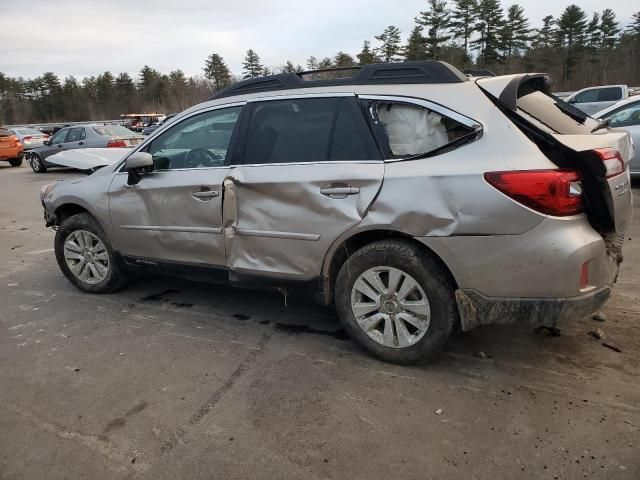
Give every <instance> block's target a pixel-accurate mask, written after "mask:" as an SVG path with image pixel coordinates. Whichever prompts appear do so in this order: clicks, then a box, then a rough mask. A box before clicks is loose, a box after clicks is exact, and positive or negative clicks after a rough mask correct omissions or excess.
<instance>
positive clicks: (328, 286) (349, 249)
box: [322, 228, 458, 305]
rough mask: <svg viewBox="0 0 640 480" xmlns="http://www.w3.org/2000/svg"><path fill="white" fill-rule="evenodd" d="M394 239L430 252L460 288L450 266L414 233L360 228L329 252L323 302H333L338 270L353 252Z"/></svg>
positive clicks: (323, 269) (323, 285)
mask: <svg viewBox="0 0 640 480" xmlns="http://www.w3.org/2000/svg"><path fill="white" fill-rule="evenodd" d="M393 239H398V240H405V241H408V242H410V243H412V244H413V245H415V246H416V247H418V248H419V249H420V250H422V251H424V252H426V253H428V254H429V255H430V256H431V257H433V258H434V259H435V260H436V261H437V262H438V263H439V264H440V266H441V267H442V268H443V269H444V271H445V272H447V273H448V275H449V278H450V280H451V282H452V285H454V288H455V289H457V288H458V287H457V285H458V283H457V281H456V278H455V276H454V275H453V272H452V271H451V269H450V268H449V266H448V265H447V264H446V263H445V262H444V260H443V259H442V258H441V257H440V256H439V255H438V254H437V253H436V252H434V251H433V250H432V249H431V248H429V247H428V246H426V245H425V244H424V243H422V242H420V241H418V240H417V239H416V238H415V237H413V236H412V235H410V234H408V233H405V232H402V231H400V230H393V229H388V228H368V229H366V230H359V231H357V232H354V233H352V234H351V235H349V236H347V237H346V238H345V237H342V238H339V239H338V240H336V241H335V242H334V244H333V245H332V246H331V248H330V249H329V251H328V252H327V255H326V256H325V260H324V262H323V265H322V303H324V304H327V305H329V304H331V303H333V298H334V289H335V282H336V278H337V276H338V272H339V271H340V268H342V265H344V262H345V261H346V260H347V258H349V256H351V254H353V253H354V252H356V251H357V250H358V249H360V248H362V247H364V246H365V245H368V244H370V243H373V242H375V241H378V240H393Z"/></svg>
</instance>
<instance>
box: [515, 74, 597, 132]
mask: <svg viewBox="0 0 640 480" xmlns="http://www.w3.org/2000/svg"><path fill="white" fill-rule="evenodd" d="M516 105H517V107H518V113H519V114H520V115H522V116H523V117H525V118H526V119H527V120H529V121H531V122H532V123H534V124H535V125H536V126H537V127H538V128H540V129H542V130H544V131H546V132H547V133H560V134H563V135H583V134H587V133H591V130H593V129H594V128H595V127H596V125H598V122H597V121H596V120H594V119H593V118H591V117H589V116H588V115H587V114H586V113H584V112H582V111H581V110H578V109H577V108H575V107H574V106H572V105H569V104H568V103H566V102H564V101H563V100H560V99H559V98H556V97H553V96H552V95H549V94H547V93H544V92H542V91H541V90H538V89H536V88H534V87H533V86H531V85H527V84H525V85H522V86H521V88H520V90H519V91H518V99H517V101H516Z"/></svg>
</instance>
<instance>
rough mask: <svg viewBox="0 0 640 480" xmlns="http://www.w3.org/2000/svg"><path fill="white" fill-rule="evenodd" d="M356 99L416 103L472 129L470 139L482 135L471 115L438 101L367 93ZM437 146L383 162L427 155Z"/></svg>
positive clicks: (419, 157)
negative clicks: (463, 113)
mask: <svg viewBox="0 0 640 480" xmlns="http://www.w3.org/2000/svg"><path fill="white" fill-rule="evenodd" d="M358 99H362V100H380V101H387V102H397V103H409V104H413V105H417V106H419V107H423V108H426V109H428V110H431V111H433V112H436V113H438V114H440V115H442V116H445V117H447V118H450V119H451V120H455V121H456V122H458V123H460V124H462V125H464V126H465V127H468V128H470V129H472V130H473V131H474V132H475V133H476V135H477V136H476V138H475V139H473V140H471V141H475V140H477V139H478V138H480V136H481V135H482V130H483V126H482V124H481V123H480V122H478V121H476V120H474V119H473V118H471V117H467V116H466V115H462V114H461V113H458V112H456V111H455V110H451V109H450V108H447V107H445V106H443V105H440V104H439V103H435V102H432V101H430V100H425V99H423V98H416V97H404V96H398V95H369V94H364V95H358ZM367 121H371V119H369V118H367ZM455 141H456V140H453V141H450V142H449V143H447V144H446V145H443V146H442V147H439V148H444V147H446V146H447V145H450V144H452V143H453V142H455ZM439 148H437V149H434V150H430V151H428V152H424V153H418V154H415V155H407V156H406V157H401V158H386V159H384V162H385V163H394V162H403V161H406V160H415V159H421V158H423V157H428V156H429V154H430V153H431V152H433V151H435V150H438V149H439ZM437 155H438V154H436V156H437Z"/></svg>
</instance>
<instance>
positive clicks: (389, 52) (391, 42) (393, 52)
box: [375, 25, 401, 63]
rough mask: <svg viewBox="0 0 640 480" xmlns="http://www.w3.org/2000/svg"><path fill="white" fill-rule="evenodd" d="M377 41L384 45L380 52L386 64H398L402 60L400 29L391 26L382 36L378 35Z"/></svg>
mask: <svg viewBox="0 0 640 480" xmlns="http://www.w3.org/2000/svg"><path fill="white" fill-rule="evenodd" d="M375 39H376V40H378V41H379V42H381V43H382V45H381V46H380V48H378V49H377V50H378V52H379V55H380V57H381V58H382V60H383V61H384V62H385V63H389V62H397V61H398V60H400V57H399V56H398V55H399V54H400V50H401V47H400V29H399V28H398V27H396V26H393V25H389V26H388V27H387V28H385V29H384V32H382V33H381V34H380V35H376V36H375Z"/></svg>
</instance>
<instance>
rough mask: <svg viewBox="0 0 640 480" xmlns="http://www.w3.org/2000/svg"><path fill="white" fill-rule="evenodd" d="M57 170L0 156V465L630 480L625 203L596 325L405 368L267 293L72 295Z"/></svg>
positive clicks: (168, 287) (154, 289)
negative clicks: (615, 266) (54, 217)
mask: <svg viewBox="0 0 640 480" xmlns="http://www.w3.org/2000/svg"><path fill="white" fill-rule="evenodd" d="M75 175H77V174H75V173H71V172H61V171H57V172H56V171H53V172H50V173H47V174H44V175H36V174H34V173H32V172H31V170H30V169H28V168H26V167H23V168H14V169H12V168H8V167H7V168H5V167H0V218H1V219H2V221H1V222H0V286H1V288H0V332H1V333H0V365H2V367H1V368H0V405H1V406H2V408H0V478H2V479H39V478H42V479H47V480H52V479H62V478H64V479H76V478H82V479H85V478H91V479H101V478H114V479H121V478H122V479H124V478H145V479H161V478H168V479H169V478H170V479H175V478H185V479H186V478H188V479H197V478H207V479H214V478H215V479H217V478H220V479H252V478H305V479H315V478H319V479H320V478H322V479H325V478H335V479H343V478H351V479H360V478H362V479H365V478H366V479H371V478H416V479H425V478H438V479H448V478H451V479H460V478H478V479H495V478H509V479H531V478H536V479H538V478H540V479H579V478H588V479H614V478H615V479H634V480H635V479H638V478H640V383H639V382H638V375H639V374H640V362H639V359H640V355H639V353H640V302H639V301H638V300H639V297H640V289H639V288H638V285H639V283H640V282H639V280H640V246H639V245H640V243H639V242H638V241H637V240H635V239H636V238H638V237H639V236H640V235H639V234H640V212H638V211H636V216H635V222H634V225H633V229H632V231H631V232H630V234H629V237H630V238H631V240H630V241H627V243H626V245H625V250H624V255H625V262H624V264H623V272H622V274H621V276H620V279H619V282H618V284H617V286H616V288H615V290H614V293H613V296H612V298H611V299H610V301H609V302H608V304H607V306H606V307H605V309H604V313H605V314H606V320H605V321H604V322H600V321H596V320H594V319H582V320H580V319H576V320H575V321H574V322H572V323H571V324H569V325H566V326H565V327H564V328H563V330H562V335H561V336H559V337H552V336H548V335H545V334H541V333H535V332H534V331H533V330H532V329H531V328H530V327H522V326H510V327H506V326H499V327H485V328H482V329H478V330H476V331H474V332H471V333H466V334H461V335H458V336H457V337H456V338H455V339H454V340H453V341H452V342H451V344H450V345H449V346H448V348H447V350H446V351H445V352H444V353H443V354H442V355H441V356H440V357H439V358H438V359H437V360H436V361H435V362H433V363H431V364H430V365H426V366H420V367H412V368H406V367H398V366H393V365H388V364H384V363H381V362H379V361H376V360H374V359H372V358H370V357H367V356H366V355H365V354H364V353H363V352H362V351H361V350H360V349H358V348H357V347H356V346H355V345H354V344H353V343H351V342H350V341H349V340H347V339H346V338H345V336H344V332H343V331H342V330H341V328H340V325H339V324H338V322H337V320H336V319H335V316H334V314H333V312H332V311H331V310H330V309H324V308H320V307H317V306H313V305H310V304H309V303H307V302H305V301H302V300H295V299H291V298H289V299H288V302H287V303H288V305H285V304H284V301H283V298H282V296H280V295H279V294H276V293H268V292H256V291H250V290H239V289H237V290H234V289H229V288H225V287H220V286H216V285H205V284H197V283H190V282H186V281H183V280H176V279H168V278H162V277H157V278H143V279H140V280H138V281H136V282H135V283H133V284H132V285H131V286H130V287H128V288H127V289H126V290H124V291H122V292H118V293H116V294H112V295H102V296H92V295H87V294H82V293H80V292H79V291H77V290H76V289H74V288H73V287H72V286H71V285H70V284H69V283H68V282H67V281H66V280H65V279H64V277H63V276H62V274H61V273H60V271H59V270H58V267H57V265H56V262H55V258H54V255H53V250H52V246H53V232H51V231H49V230H46V229H45V228H44V224H43V222H42V212H41V207H40V205H39V202H38V192H39V189H40V186H41V185H42V184H44V183H48V182H50V181H52V180H54V179H57V178H60V177H66V178H70V177H73V176H75ZM637 187H638V185H636V189H635V190H634V197H635V201H636V204H638V201H639V200H640V198H639V196H640V190H639V189H638V188H637ZM594 328H600V329H601V330H602V331H603V332H604V334H605V335H606V336H605V338H604V341H605V342H609V343H611V344H613V345H615V346H617V347H619V349H620V350H621V352H617V351H614V350H612V349H610V348H607V347H605V346H604V345H603V343H602V342H603V340H596V339H594V338H591V337H590V336H589V335H588V332H589V331H590V330H592V329H594Z"/></svg>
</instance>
